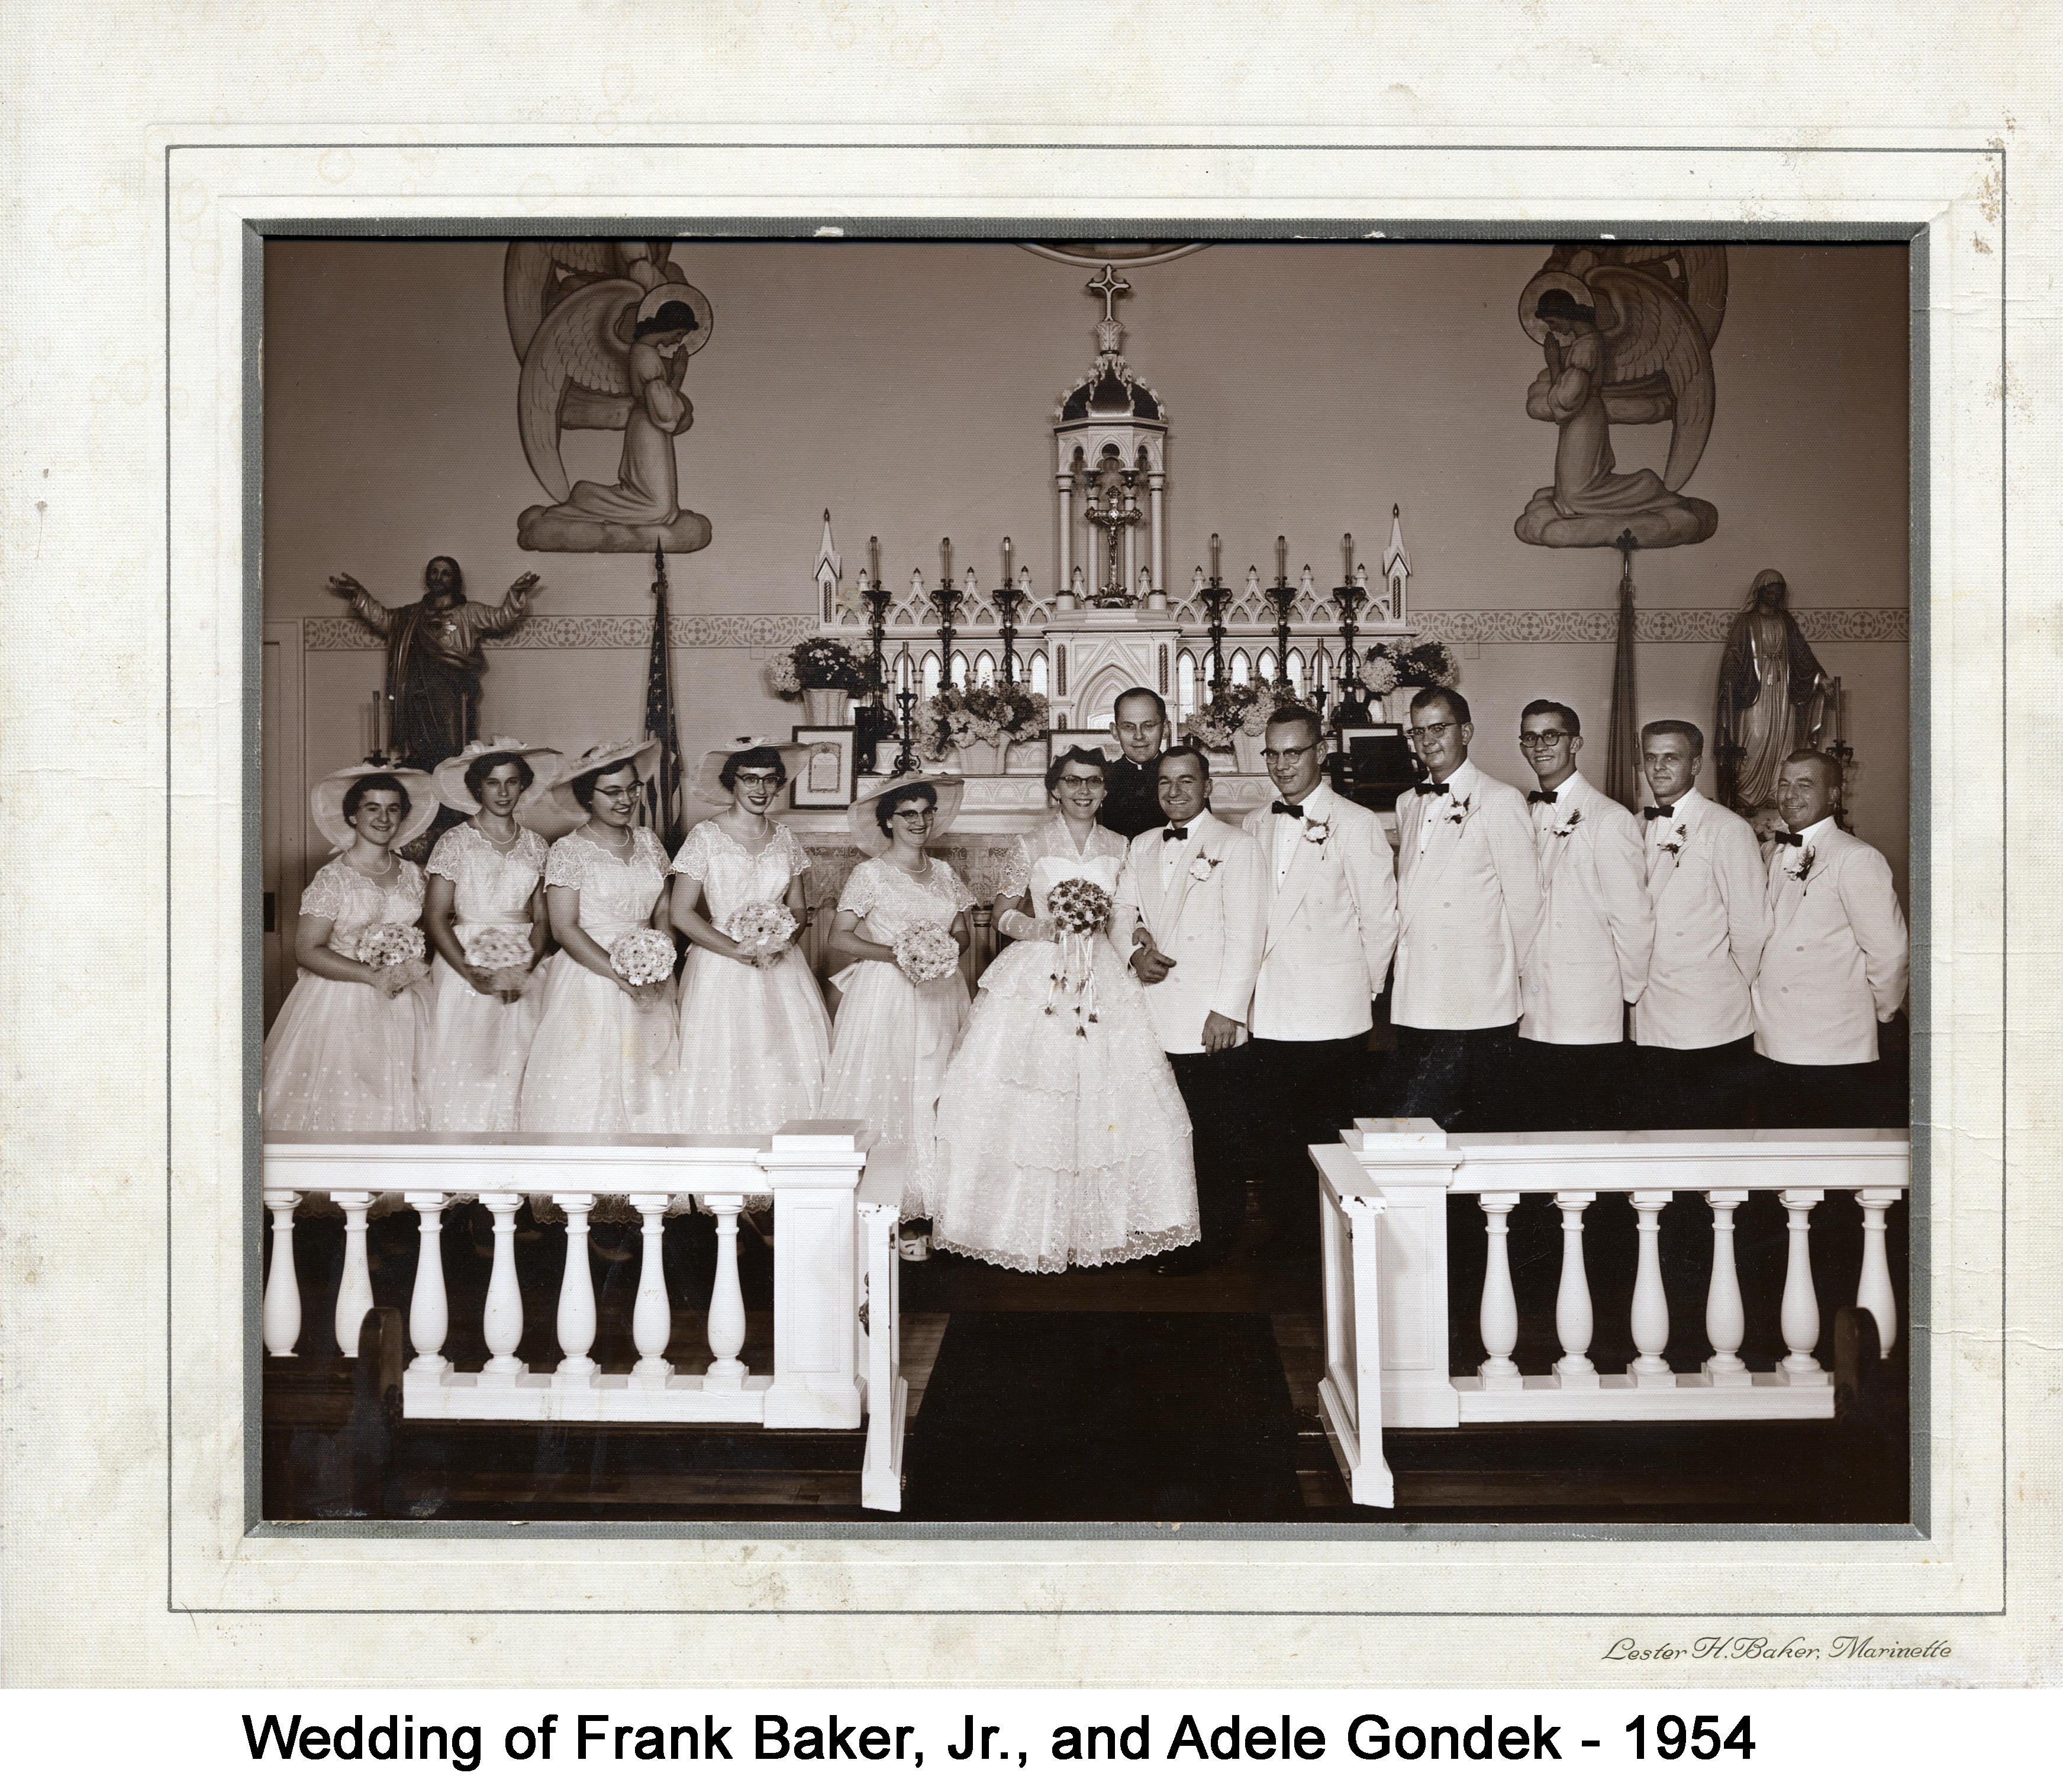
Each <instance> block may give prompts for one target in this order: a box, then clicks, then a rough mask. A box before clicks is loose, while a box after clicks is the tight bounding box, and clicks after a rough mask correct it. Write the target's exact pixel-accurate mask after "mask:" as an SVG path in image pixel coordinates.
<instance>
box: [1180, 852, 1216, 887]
mask: <svg viewBox="0 0 2063 1792" xmlns="http://www.w3.org/2000/svg"><path fill="white" fill-rule="evenodd" d="M1224 863H1225V861H1224V860H1223V859H1221V858H1204V856H1203V855H1202V854H1197V855H1196V858H1192V859H1191V860H1190V861H1189V876H1190V878H1191V880H1192V882H1196V883H1208V882H1210V881H1211V874H1212V872H1213V871H1215V870H1217V868H1218V867H1219V866H1221V865H1222V864H1224Z"/></svg>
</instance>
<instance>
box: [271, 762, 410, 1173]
mask: <svg viewBox="0 0 2063 1792" xmlns="http://www.w3.org/2000/svg"><path fill="white" fill-rule="evenodd" d="M311 807H312V809H313V810H314V811H315V818H316V826H317V827H319V828H320V829H321V830H322V832H323V835H324V838H326V839H328V841H329V842H331V843H332V845H333V846H337V847H339V848H340V849H341V850H340V852H339V854H338V855H337V856H336V858H332V860H330V862H328V864H327V865H325V866H323V868H322V869H321V870H320V871H318V872H316V874H315V877H314V878H313V880H312V882H310V883H309V885H308V889H307V890H306V891H305V892H304V894H303V895H302V897H301V914H300V926H298V927H296V930H295V932H294V960H295V962H296V964H298V965H299V966H300V975H299V977H298V978H297V979H296V982H295V984H294V987H293V990H292V992H291V993H290V994H288V997H287V1001H286V1006H284V1007H283V1008H281V1009H280V1011H279V1018H278V1019H276V1020H275V1021H274V1022H273V1023H272V1031H271V1035H269V1036H268V1037H267V1039H266V1041H265V1073H264V1085H263V1088H264V1100H263V1109H262V1112H263V1125H264V1127H265V1128H266V1130H267V1131H271V1132H413V1131H416V1130H417V1129H418V1128H420V1127H421V1125H422V1123H423V1115H422V1106H421V1102H420V1097H419V1095H418V1094H417V1084H416V1071H417V1068H418V1062H419V1059H420V1057H421V1056H422V1054H423V1050H424V1045H425V1043H426V1042H427V1040H428V1035H429V1024H430V1011H429V1003H428V999H427V998H426V996H425V994H424V991H425V989H426V983H425V982H424V980H423V979H422V978H416V979H415V980H413V981H411V980H410V978H409V977H408V971H407V967H406V966H400V965H393V966H388V967H386V968H385V969H383V970H375V969H374V968H373V967H372V966H371V965H368V964H365V963H363V962H360V959H359V958H358V956H357V953H358V949H359V943H360V941H361V940H362V939H363V938H364V936H365V933H366V930H368V928H371V927H374V926H379V925H380V924H381V923H383V922H399V923H400V924H402V925H404V926H415V925H416V922H417V921H418V920H419V918H420V916H421V914H422V912H423V874H422V872H421V870H420V869H419V868H418V867H417V866H414V865H412V864H410V863H409V862H408V860H406V859H404V858H400V857H398V856H397V854H396V849H397V848H400V847H402V846H406V845H407V844H408V842H410V841H411V840H413V839H415V838H416V837H417V836H419V835H420V834H422V832H423V831H424V830H425V829H426V828H428V826H429V825H430V823H431V822H432V820H434V819H435V818H436V813H437V798H436V787H435V786H434V785H433V784H432V782H431V780H430V777H429V774H428V773H427V772H419V771H416V770H413V769H404V768H401V767H395V768H392V769H389V768H388V767H386V766H382V765H352V766H349V767H348V768H347V769H344V770H343V771H340V772H332V773H330V775H329V776H328V777H326V778H324V780H323V781H321V782H320V784H318V785H317V786H316V787H315V790H314V791H313V793H312V798H311Z"/></svg>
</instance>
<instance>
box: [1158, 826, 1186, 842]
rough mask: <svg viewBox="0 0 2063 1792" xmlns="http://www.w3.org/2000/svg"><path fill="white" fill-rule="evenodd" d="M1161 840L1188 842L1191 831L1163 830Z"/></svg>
mask: <svg viewBox="0 0 2063 1792" xmlns="http://www.w3.org/2000/svg"><path fill="white" fill-rule="evenodd" d="M1160 838H1162V839H1163V840H1186V839H1188V838H1189V830H1188V829H1187V828H1163V829H1161V830H1160Z"/></svg>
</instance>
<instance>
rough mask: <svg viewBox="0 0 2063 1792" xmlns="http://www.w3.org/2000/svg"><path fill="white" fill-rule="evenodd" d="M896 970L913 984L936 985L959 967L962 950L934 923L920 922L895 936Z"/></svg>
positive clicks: (950, 936)
mask: <svg viewBox="0 0 2063 1792" xmlns="http://www.w3.org/2000/svg"><path fill="white" fill-rule="evenodd" d="M959 967H960V949H959V946H958V945H957V944H956V943H955V941H954V939H953V936H952V935H951V934H949V933H947V931H946V930H945V929H944V928H943V927H941V926H939V924H938V922H935V921H920V922H918V923H917V924H916V925H915V926H912V927H905V928H904V929H903V931H902V932H901V933H899V934H897V935H896V936H895V968H896V969H897V970H899V971H901V972H902V973H903V975H904V976H905V977H907V978H909V979H910V981H911V982H913V983H935V982H938V981H939V978H942V977H950V976H951V975H952V974H953V973H954V972H955V971H956V970H959Z"/></svg>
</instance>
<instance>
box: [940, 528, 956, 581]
mask: <svg viewBox="0 0 2063 1792" xmlns="http://www.w3.org/2000/svg"><path fill="white" fill-rule="evenodd" d="M952 582H953V538H952V537H951V536H950V535H948V536H942V537H940V539H939V584H940V585H951V583H952Z"/></svg>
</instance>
